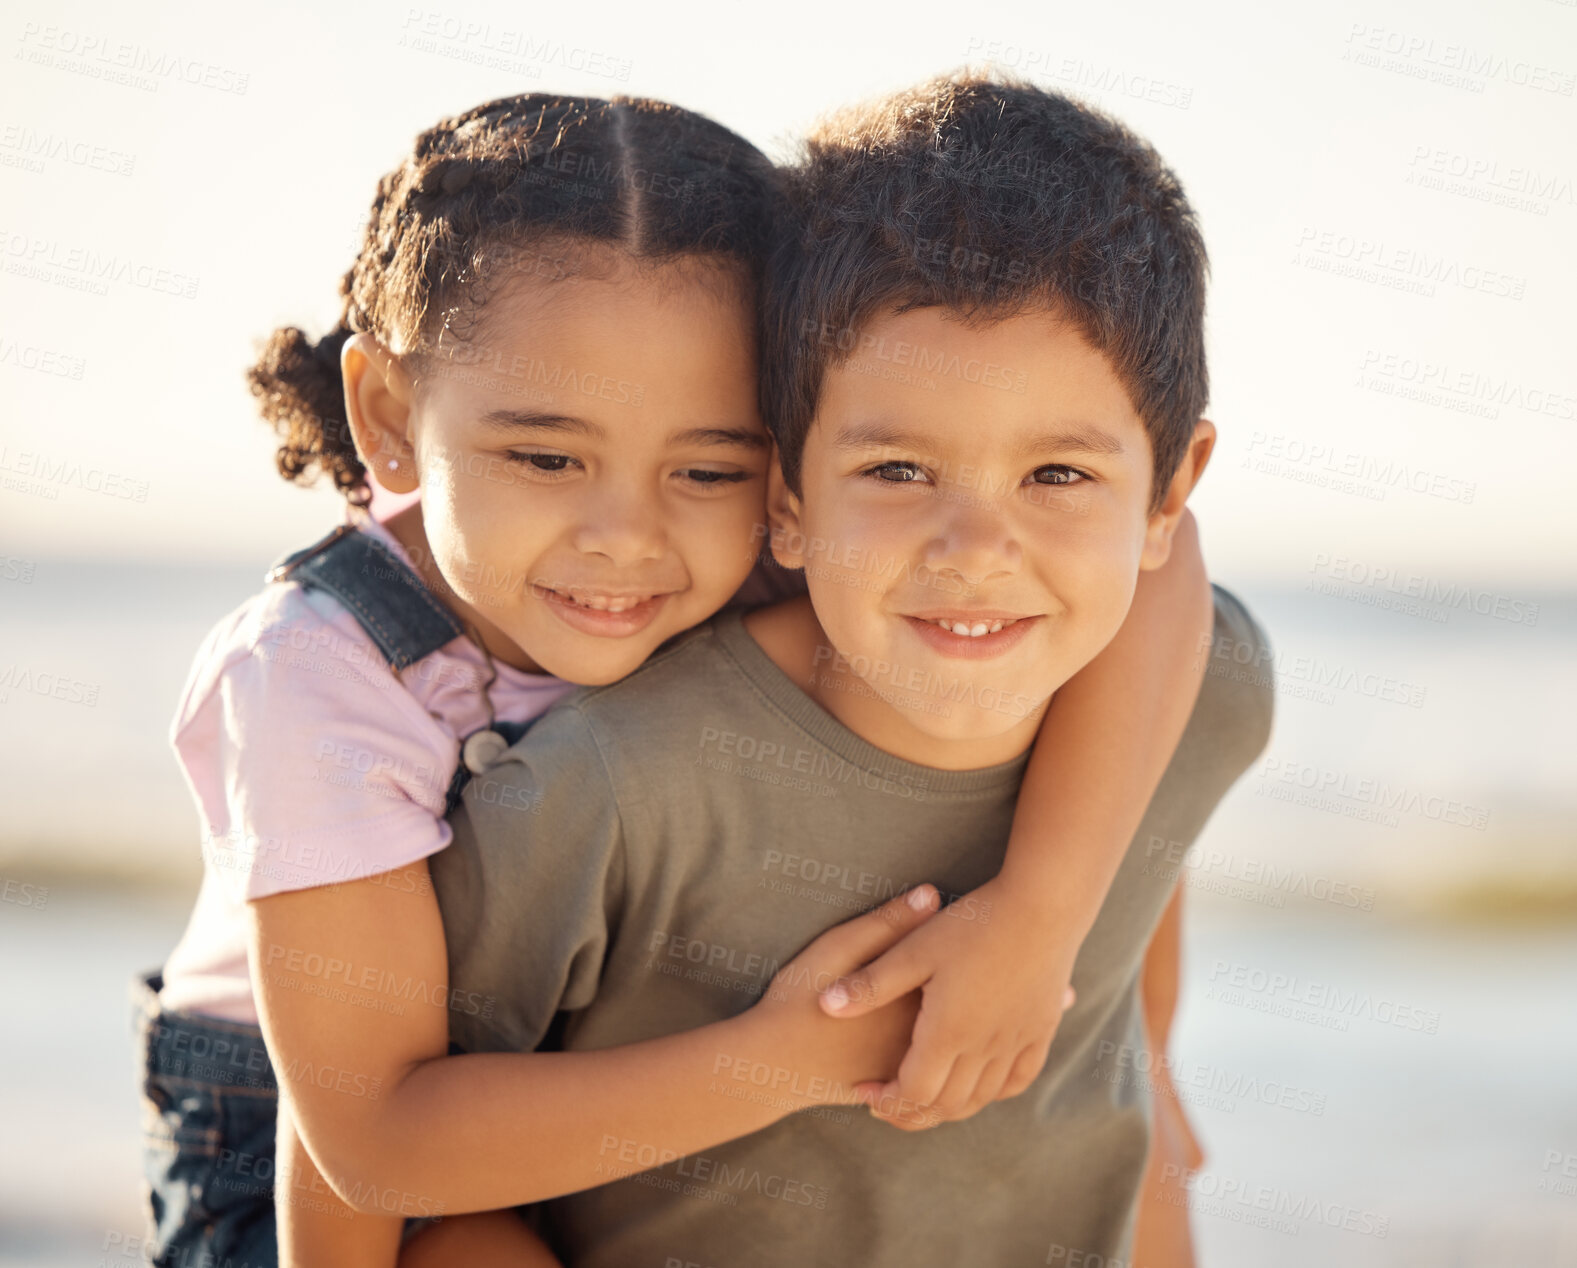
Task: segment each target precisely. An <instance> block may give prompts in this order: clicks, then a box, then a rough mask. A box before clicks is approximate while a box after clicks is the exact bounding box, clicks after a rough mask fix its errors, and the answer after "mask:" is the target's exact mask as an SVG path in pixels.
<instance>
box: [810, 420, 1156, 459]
mask: <svg viewBox="0 0 1577 1268" xmlns="http://www.w3.org/2000/svg"><path fill="white" fill-rule="evenodd" d="M832 446H833V448H834V449H907V450H910V451H912V452H916V453H920V452H925V453H930V452H932V451H934V450H935V448H936V445H935V443H934V442H933V441H931V440H930V439H928V438H927V437H923V436H917V435H915V434H913V433H912V432H906V431H903V430H901V429H900V428H897V427H894V426H892V425H891V424H890V423H865V424H860V425H857V426H853V427H846V428H843V429H841V430H840V431H839V432H838V434H837V435H836V436H835V437H834V438H833V442H832ZM1069 451H1074V452H1078V453H1097V454H1120V453H1125V452H1126V448H1125V446H1124V445H1123V442H1122V441H1121V440H1119V439H1118V438H1117V437H1116V436H1113V435H1112V434H1111V433H1110V432H1108V431H1103V430H1101V428H1099V427H1095V426H1087V427H1075V428H1073V429H1071V430H1069V431H1054V432H1042V433H1041V434H1040V435H1038V436H1032V437H1031V438H1030V439H1029V440H1026V441H1025V442H1024V443H1023V444H1022V445H1020V446H1019V448H1018V456H1019V457H1021V458H1022V457H1029V456H1032V455H1034V454H1044V453H1067V452H1069Z"/></svg>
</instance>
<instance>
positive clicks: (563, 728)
mask: <svg viewBox="0 0 1577 1268" xmlns="http://www.w3.org/2000/svg"><path fill="white" fill-rule="evenodd" d="M741 615H742V614H741V612H739V611H738V610H731V611H725V612H721V613H718V614H717V615H716V616H714V617H712V618H711V619H710V620H707V621H703V622H702V623H701V624H700V625H697V626H694V627H693V628H691V629H688V630H686V631H684V632H683V633H682V634H677V635H675V636H674V637H673V638H672V639H670V640H669V641H668V642H667V643H665V644H663V645H662V646H661V647H660V648H658V649H657V651H655V652H653V653H652V655H651V656H650V657H648V658H647V659H646V661H645V662H644V663H643V664H641V665H640V666H639V668H637V669H635V670H634V671H632V672H631V673H629V674H627V675H626V676H625V677H623V678H621V679H619V680H618V681H617V682H611V683H606V684H604V685H602V686H597V687H581V688H578V689H577V690H575V691H572V692H570V693H569V694H568V695H566V696H565V697H564V698H563V699H562V700H560V701H558V702H557V703H556V704H555V705H554V706H553V707H552V708H551V709H549V710H548V711H547V712H546V713H544V714H543V715H542V717H540V718H539V719H537V721H536V722H535V723H533V724H532V725H531V726H530V728H529V729H528V730H527V731H526V732H525V734H524V735H523V736H522V737H521V739H520V740H518V741H517V742H516V743H515V744H514V745H513V746H512V747H511V749H510V750H509V756H512V757H516V758H521V759H526V760H532V759H534V758H537V757H538V756H539V755H540V753H541V751H542V750H543V749H544V748H546V747H549V746H552V747H560V746H563V745H565V744H570V745H575V744H577V743H578V744H579V745H581V746H582V747H586V748H593V747H594V748H595V749H596V750H597V751H598V753H599V754H600V755H601V758H602V760H603V762H604V763H605V764H611V763H612V761H613V759H614V758H615V756H616V755H618V754H621V753H624V752H627V751H628V752H631V753H633V754H635V755H636V756H637V757H638V760H639V761H640V762H641V763H642V764H643V765H644V766H646V767H648V768H650V767H651V766H652V765H654V764H660V763H661V762H662V761H663V754H665V753H672V752H674V750H675V747H676V746H675V739H676V737H677V736H678V735H679V734H680V733H682V732H687V731H688V730H690V729H693V725H694V724H697V722H698V719H700V718H701V717H702V716H703V715H708V714H711V713H713V712H715V711H719V710H730V709H732V710H737V709H739V708H740V707H741V701H742V700H745V699H748V698H749V696H750V695H751V694H752V689H751V685H750V679H749V677H748V676H747V675H746V674H745V673H744V672H743V671H742V669H741V667H740V665H739V663H738V660H737V657H736V655H735V653H734V651H733V650H732V649H731V647H730V644H731V643H733V642H734V641H735V640H737V639H739V638H749V635H748V634H746V633H745V632H744V628H743V625H742V622H741ZM687 756H688V757H690V758H692V759H693V757H694V754H693V753H688V754H687Z"/></svg>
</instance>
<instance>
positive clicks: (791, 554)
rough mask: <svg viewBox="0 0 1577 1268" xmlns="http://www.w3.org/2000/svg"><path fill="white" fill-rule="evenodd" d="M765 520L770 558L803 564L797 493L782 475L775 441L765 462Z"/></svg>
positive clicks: (794, 565) (784, 563)
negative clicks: (769, 544) (769, 537)
mask: <svg viewBox="0 0 1577 1268" xmlns="http://www.w3.org/2000/svg"><path fill="white" fill-rule="evenodd" d="M767 524H768V526H769V527H770V528H771V530H772V558H774V559H775V560H777V561H778V563H779V564H780V565H782V566H783V567H784V568H803V567H804V566H805V534H804V533H803V532H802V531H801V528H800V505H799V495H798V494H796V493H795V492H794V490H793V489H791V488H789V487H788V481H787V480H785V479H784V478H783V462H782V460H781V458H780V456H779V454H778V448H777V446H776V445H774V446H772V461H771V462H770V463H769V464H768V466H767Z"/></svg>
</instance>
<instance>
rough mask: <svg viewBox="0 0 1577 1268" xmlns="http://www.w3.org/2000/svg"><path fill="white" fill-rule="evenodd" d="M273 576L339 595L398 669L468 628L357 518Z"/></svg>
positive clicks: (281, 566)
mask: <svg viewBox="0 0 1577 1268" xmlns="http://www.w3.org/2000/svg"><path fill="white" fill-rule="evenodd" d="M267 580H269V581H294V582H296V583H297V584H299V585H301V586H302V587H304V588H305V589H308V590H322V591H325V592H326V593H328V594H331V595H333V596H334V597H335V598H336V599H338V600H339V601H340V602H341V603H342V604H344V605H345V610H346V611H347V612H349V613H350V614H351V615H352V616H354V617H355V618H356V620H357V622H358V623H359V624H360V625H361V627H362V629H364V630H366V631H367V637H368V638H370V639H371V640H372V641H373V643H374V644H375V645H376V646H377V648H378V650H379V651H380V652H382V653H383V654H384V655H385V656H386V657H387V658H388V660H389V664H390V665H391V666H393V668H394V670H395V672H396V673H398V672H399V671H400V670H402V669H408V668H409V667H410V666H412V665H414V664H415V663H416V662H417V661H419V660H421V659H422V658H423V657H424V656H430V655H432V654H433V653H434V652H436V651H437V650H438V649H439V648H440V647H442V646H443V645H444V644H445V643H448V642H450V641H451V640H453V639H456V638H459V637H460V636H461V635H462V634H464V633H465V628H464V627H463V626H462V625H461V624H460V622H459V621H458V620H457V619H456V618H455V616H454V614H453V613H452V612H450V611H449V609H447V608H446V607H444V606H443V604H441V603H439V602H438V600H437V599H435V598H434V597H433V595H432V592H431V591H429V590H428V589H427V586H426V585H425V584H424V583H423V582H422V579H421V578H420V577H418V576H417V575H416V574H415V573H414V572H412V571H411V570H410V568H409V567H407V566H406V565H405V564H403V563H401V562H400V560H399V559H398V558H396V557H395V555H394V554H393V552H392V551H390V550H389V549H388V548H387V547H386V546H384V545H383V543H382V542H380V541H378V540H377V539H376V538H374V537H372V536H370V535H368V534H367V533H363V532H359V531H358V530H357V528H356V526H355V525H354V524H341V525H340V526H339V527H338V528H336V529H335V530H334V531H333V532H332V533H330V534H329V535H328V536H327V537H325V538H324V539H323V540H322V541H320V542H318V543H317V544H316V545H313V546H308V547H307V548H306V549H305V550H298V551H297V552H296V553H295V554H293V555H286V556H285V557H284V558H283V559H281V560H280V561H279V562H278V563H277V564H275V565H274V567H273V569H272V570H271V571H270V572H269V574H268V577H267Z"/></svg>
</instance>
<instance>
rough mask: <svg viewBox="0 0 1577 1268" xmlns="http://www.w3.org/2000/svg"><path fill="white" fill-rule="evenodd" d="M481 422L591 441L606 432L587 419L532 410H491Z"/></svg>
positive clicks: (602, 438)
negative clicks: (584, 438)
mask: <svg viewBox="0 0 1577 1268" xmlns="http://www.w3.org/2000/svg"><path fill="white" fill-rule="evenodd" d="M482 422H483V423H484V424H485V425H486V426H488V427H497V428H501V429H503V428H516V429H528V430H536V431H557V432H570V433H571V434H573V435H577V436H589V437H591V439H593V440H604V439H606V438H607V432H605V431H603V429H602V428H601V427H600V426H598V425H597V424H596V423H594V422H592V421H591V420H590V419H588V418H576V417H574V416H573V415H571V414H549V413H544V412H543V411H540V410H532V409H493V410H488V412H487V413H485V414H483V415H482Z"/></svg>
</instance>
